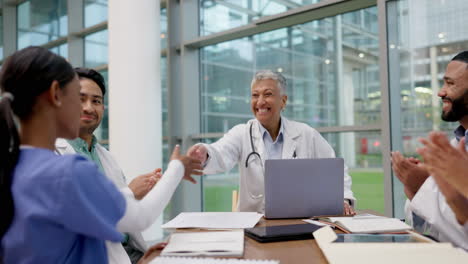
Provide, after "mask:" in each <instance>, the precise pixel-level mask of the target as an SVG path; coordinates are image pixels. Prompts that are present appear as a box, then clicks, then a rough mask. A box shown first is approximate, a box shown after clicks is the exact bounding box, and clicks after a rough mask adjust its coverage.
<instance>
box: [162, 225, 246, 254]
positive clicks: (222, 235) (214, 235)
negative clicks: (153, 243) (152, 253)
mask: <svg viewBox="0 0 468 264" xmlns="http://www.w3.org/2000/svg"><path fill="white" fill-rule="evenodd" d="M243 255H244V231H243V230H235V231H220V232H193V233H192V232H190V233H175V234H172V235H171V238H170V239H169V244H168V245H167V246H166V247H165V248H164V250H163V251H162V252H161V256H191V257H193V256H223V257H242V256H243Z"/></svg>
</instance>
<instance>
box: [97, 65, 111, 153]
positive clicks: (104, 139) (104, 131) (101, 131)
mask: <svg viewBox="0 0 468 264" xmlns="http://www.w3.org/2000/svg"><path fill="white" fill-rule="evenodd" d="M99 73H100V74H102V77H104V81H105V82H106V88H107V89H106V94H105V95H104V116H103V117H102V121H101V125H100V126H99V127H98V128H97V129H96V130H95V131H94V135H95V136H96V138H97V139H98V140H99V142H100V143H101V144H103V145H104V146H105V147H107V148H108V147H109V71H107V70H102V71H100V72H99Z"/></svg>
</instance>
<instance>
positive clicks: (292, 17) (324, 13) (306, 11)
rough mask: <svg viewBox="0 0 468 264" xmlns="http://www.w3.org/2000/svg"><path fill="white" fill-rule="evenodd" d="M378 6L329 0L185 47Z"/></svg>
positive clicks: (362, 0) (367, 0)
mask: <svg viewBox="0 0 468 264" xmlns="http://www.w3.org/2000/svg"><path fill="white" fill-rule="evenodd" d="M375 5H376V0H327V1H323V2H319V3H317V4H312V5H307V6H303V7H299V8H296V9H293V10H290V11H287V12H283V13H281V14H277V15H272V16H267V17H262V18H260V19H257V20H254V21H253V22H252V23H250V24H248V25H245V26H241V27H237V28H234V29H230V30H226V31H222V32H219V33H215V34H211V35H208V36H202V37H198V38H195V39H193V40H190V41H186V42H184V43H183V45H184V46H185V47H187V48H194V49H196V48H201V47H204V46H209V45H214V44H217V43H221V42H225V41H229V40H234V39H239V38H243V37H248V36H252V35H255V34H259V33H263V32H268V31H272V30H275V29H279V28H284V27H289V26H293V25H298V24H303V23H306V22H310V21H313V20H318V19H323V18H326V17H332V16H336V15H338V14H342V13H346V12H352V11H356V10H359V9H363V8H368V7H371V6H375Z"/></svg>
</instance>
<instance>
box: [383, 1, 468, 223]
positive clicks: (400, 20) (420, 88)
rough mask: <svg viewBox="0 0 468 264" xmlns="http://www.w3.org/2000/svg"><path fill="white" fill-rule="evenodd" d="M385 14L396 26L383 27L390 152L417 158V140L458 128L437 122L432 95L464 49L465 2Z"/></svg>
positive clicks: (398, 205) (398, 4) (399, 204)
mask: <svg viewBox="0 0 468 264" xmlns="http://www.w3.org/2000/svg"><path fill="white" fill-rule="evenodd" d="M422 5H424V6H426V7H427V8H421V6H422ZM387 10H388V17H389V20H392V21H395V22H394V23H393V24H392V26H391V27H389V28H388V31H389V33H388V35H389V43H388V47H389V60H390V61H389V62H390V64H389V69H390V91H391V92H392V94H391V100H392V102H391V107H392V109H391V113H392V128H393V130H392V149H394V150H400V151H402V153H403V154H404V155H406V156H416V155H417V154H416V148H417V147H419V146H420V144H419V142H418V138H419V137H425V136H427V134H428V132H429V131H431V130H442V131H446V132H447V134H448V135H452V130H453V129H455V127H456V126H458V123H448V122H444V121H442V120H441V118H440V114H441V108H440V105H441V103H440V98H439V97H438V96H437V92H438V91H439V89H440V88H441V87H442V84H443V76H444V73H445V68H446V66H447V64H448V62H449V61H450V60H451V59H452V58H453V57H454V56H455V55H456V54H457V53H459V52H461V51H463V50H467V49H468V29H467V28H466V27H462V26H458V25H464V24H466V21H467V17H466V16H465V15H464V14H465V13H466V12H468V2H466V1H443V0H424V1H422V0H411V1H408V0H401V1H395V2H389V3H388V4H387ZM447 14H450V15H449V16H447ZM394 183H395V184H394V186H393V192H394V212H395V215H396V216H397V217H403V208H404V202H405V200H406V197H405V195H404V193H403V187H402V185H401V183H400V182H399V181H398V179H397V178H396V177H395V178H394Z"/></svg>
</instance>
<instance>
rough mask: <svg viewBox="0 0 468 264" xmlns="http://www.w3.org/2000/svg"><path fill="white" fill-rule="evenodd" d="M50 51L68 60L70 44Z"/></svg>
mask: <svg viewBox="0 0 468 264" xmlns="http://www.w3.org/2000/svg"><path fill="white" fill-rule="evenodd" d="M49 50H50V51H52V52H53V53H56V54H58V55H60V56H62V57H64V58H65V59H66V58H68V44H66V43H65V44H62V45H60V46H57V47H53V48H50V49H49Z"/></svg>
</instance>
